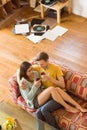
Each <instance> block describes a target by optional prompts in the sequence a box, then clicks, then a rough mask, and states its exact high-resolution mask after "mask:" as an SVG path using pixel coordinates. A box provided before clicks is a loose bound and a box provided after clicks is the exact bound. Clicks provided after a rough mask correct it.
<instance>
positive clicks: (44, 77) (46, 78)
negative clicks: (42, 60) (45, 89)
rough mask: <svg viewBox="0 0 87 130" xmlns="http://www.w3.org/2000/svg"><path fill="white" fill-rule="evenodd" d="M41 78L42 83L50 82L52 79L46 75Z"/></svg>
mask: <svg viewBox="0 0 87 130" xmlns="http://www.w3.org/2000/svg"><path fill="white" fill-rule="evenodd" d="M41 78H42V81H49V80H50V77H49V76H48V75H46V74H44V75H41Z"/></svg>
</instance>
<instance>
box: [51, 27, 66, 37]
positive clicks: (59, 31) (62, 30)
mask: <svg viewBox="0 0 87 130" xmlns="http://www.w3.org/2000/svg"><path fill="white" fill-rule="evenodd" d="M67 31H68V29H67V28H64V27H61V26H56V27H54V28H53V29H52V30H51V32H52V33H55V35H56V33H57V35H58V36H62V35H63V34H64V33H65V32H67Z"/></svg>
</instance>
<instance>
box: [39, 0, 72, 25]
mask: <svg viewBox="0 0 87 130" xmlns="http://www.w3.org/2000/svg"><path fill="white" fill-rule="evenodd" d="M40 5H41V18H44V8H48V9H53V10H56V11H57V23H58V24H59V23H60V18H61V9H62V8H64V7H67V8H68V13H69V14H70V13H71V0H67V1H66V2H64V3H62V2H57V3H56V4H55V5H53V6H48V5H45V4H42V3H41V2H40Z"/></svg>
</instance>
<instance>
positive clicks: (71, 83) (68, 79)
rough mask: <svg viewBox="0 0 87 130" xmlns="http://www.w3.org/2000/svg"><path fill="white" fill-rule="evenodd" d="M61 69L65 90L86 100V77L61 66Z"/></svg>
mask: <svg viewBox="0 0 87 130" xmlns="http://www.w3.org/2000/svg"><path fill="white" fill-rule="evenodd" d="M61 68H62V71H63V73H64V80H65V85H66V89H67V90H68V91H69V92H70V93H72V94H74V95H76V96H78V97H80V98H82V99H84V100H87V76H86V75H83V74H81V73H79V72H76V71H73V70H71V69H69V68H68V67H65V66H61Z"/></svg>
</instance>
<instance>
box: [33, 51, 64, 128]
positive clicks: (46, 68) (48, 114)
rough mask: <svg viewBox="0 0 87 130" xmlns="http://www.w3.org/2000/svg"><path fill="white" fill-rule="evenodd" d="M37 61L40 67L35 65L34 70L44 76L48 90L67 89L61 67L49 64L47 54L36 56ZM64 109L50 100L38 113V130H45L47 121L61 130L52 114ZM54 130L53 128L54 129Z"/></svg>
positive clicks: (44, 82) (43, 80) (42, 53)
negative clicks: (55, 88)
mask: <svg viewBox="0 0 87 130" xmlns="http://www.w3.org/2000/svg"><path fill="white" fill-rule="evenodd" d="M36 61H37V62H38V64H39V65H35V66H34V69H36V70H37V71H39V72H40V73H41V74H42V72H44V73H43V75H42V76H41V78H42V82H43V85H44V86H45V87H46V88H47V87H50V86H54V87H60V88H62V89H64V88H65V83H64V79H63V73H62V71H61V69H60V67H59V66H57V65H56V64H53V63H50V62H49V56H48V54H47V53H45V52H40V53H39V54H38V55H37V56H36ZM60 107H62V106H61V105H60V104H58V103H57V102H55V101H54V100H53V99H50V100H49V101H48V102H47V103H46V104H44V105H43V106H41V107H40V108H39V109H38V110H37V112H36V117H37V130H44V123H43V121H46V122H47V123H48V124H50V125H51V126H53V127H54V129H55V128H56V129H57V130H59V127H58V125H57V122H56V120H55V118H54V116H53V115H52V112H54V111H55V110H57V109H59V108H60ZM52 130H53V128H52Z"/></svg>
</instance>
